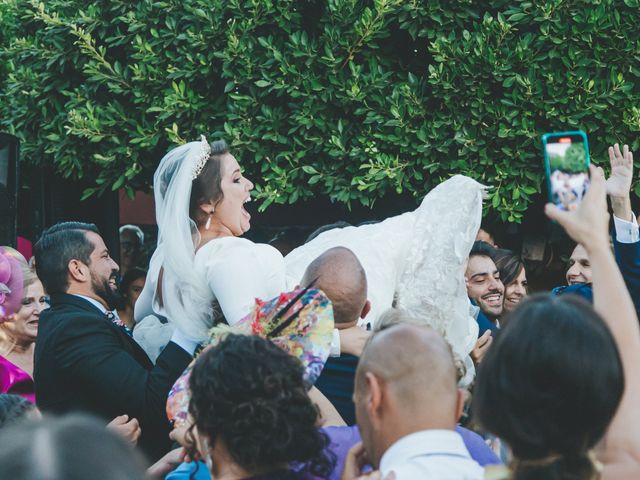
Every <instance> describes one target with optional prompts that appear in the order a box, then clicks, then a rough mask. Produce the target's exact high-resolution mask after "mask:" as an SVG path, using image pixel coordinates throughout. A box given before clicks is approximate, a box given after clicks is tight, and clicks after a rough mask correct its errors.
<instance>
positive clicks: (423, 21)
mask: <svg viewBox="0 0 640 480" xmlns="http://www.w3.org/2000/svg"><path fill="white" fill-rule="evenodd" d="M88 3H89V2H79V1H74V0H49V1H47V2H46V4H43V3H40V4H39V3H37V2H29V1H23V0H4V2H3V9H0V19H1V20H2V22H11V23H12V25H11V27H12V28H14V30H11V29H9V30H7V29H6V27H7V26H6V25H0V27H1V28H2V30H3V31H5V32H10V31H13V32H15V34H14V35H9V36H7V35H6V34H5V35H3V36H0V40H1V41H2V47H1V50H0V72H2V70H1V69H2V68H3V65H4V68H6V69H7V70H6V71H5V74H4V78H3V79H1V80H0V95H2V97H1V98H0V100H1V101H0V126H2V127H3V128H4V129H5V130H8V131H11V132H14V133H15V134H17V135H18V136H19V137H20V138H21V139H22V140H23V142H24V143H23V150H22V151H23V154H24V157H25V158H26V159H27V161H29V162H32V163H35V164H38V163H41V162H42V163H51V162H53V164H54V165H55V166H56V169H57V171H58V172H60V173H62V174H63V175H65V176H67V177H70V178H81V177H84V178H95V188H92V189H89V190H88V191H87V195H90V194H95V193H99V192H101V191H104V190H106V189H114V190H115V189H118V188H122V187H124V188H126V189H127V190H128V191H130V192H133V190H134V189H138V188H141V187H144V186H146V185H148V184H149V182H150V180H151V176H152V173H153V170H154V167H155V165H156V164H157V161H158V160H159V159H160V158H161V156H162V155H163V153H164V152H166V150H167V149H168V148H170V147H171V146H172V145H173V144H175V143H180V142H184V141H187V140H192V139H197V138H198V137H199V135H200V134H201V133H206V134H209V136H210V137H215V136H223V137H224V138H226V139H227V140H228V141H230V142H231V143H232V145H233V147H234V152H236V153H237V156H238V158H239V159H240V161H241V162H242V164H243V165H244V166H245V168H246V171H247V174H248V175H249V176H250V177H251V178H253V179H254V180H256V182H255V183H256V184H257V190H258V193H259V196H260V198H261V199H262V200H263V204H262V206H263V207H266V206H267V205H268V204H270V203H271V202H277V203H285V202H295V201H296V200H298V199H303V198H308V197H311V196H314V195H318V194H326V195H329V196H330V197H331V198H332V199H334V200H337V201H340V202H346V203H353V202H360V203H362V204H364V205H372V204H373V202H374V200H375V199H376V198H379V197H381V196H383V195H385V194H387V193H389V192H394V191H397V192H407V191H408V192H410V193H412V194H414V195H415V196H417V197H420V196H422V195H423V194H424V193H425V192H426V191H427V190H429V189H430V188H431V187H432V186H433V185H435V184H437V183H438V182H440V181H442V179H444V178H447V177H448V176H450V175H452V174H455V173H464V174H467V175H470V176H473V177H475V178H477V179H478V180H480V181H482V182H484V183H487V184H490V185H493V186H494V189H493V190H492V200H491V205H492V206H493V207H494V208H495V209H496V210H497V211H498V212H499V213H500V215H501V217H502V219H503V220H506V221H511V222H519V221H520V220H521V219H522V215H523V213H524V211H525V210H526V207H527V205H528V204H529V203H530V201H531V198H532V196H533V195H534V194H536V192H539V191H541V189H542V187H541V186H542V185H543V176H542V175H543V173H542V172H543V170H542V160H541V152H540V146H539V137H540V135H541V134H542V133H544V132H546V131H554V130H556V131H557V130H561V129H562V130H565V129H576V128H582V129H584V130H586V131H587V132H588V134H589V137H590V143H591V149H592V156H593V158H594V159H595V160H596V161H600V162H605V151H606V148H607V146H608V145H609V144H610V143H611V142H615V141H625V142H629V143H632V144H633V148H634V149H637V148H638V147H639V146H640V139H639V138H638V132H639V131H640V28H638V26H639V25H640V22H639V19H640V0H624V1H620V0H618V1H611V0H602V1H579V0H576V1H571V2H568V1H566V0H545V1H535V2H534V1H528V2H527V1H513V0H512V1H500V0H494V1H491V2H474V1H471V0H468V1H463V0H457V1H456V0H430V1H424V0H373V1H372V0H324V1H319V0H279V1H274V0H209V1H204V0H200V1H198V0H180V1H136V2H130V1H97V2H93V3H91V4H88ZM2 12H4V13H2ZM637 157H639V158H640V155H637ZM636 191H637V192H640V187H638V185H636Z"/></svg>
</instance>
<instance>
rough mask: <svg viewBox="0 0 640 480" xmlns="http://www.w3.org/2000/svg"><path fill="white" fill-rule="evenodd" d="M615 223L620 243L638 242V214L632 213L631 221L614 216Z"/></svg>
mask: <svg viewBox="0 0 640 480" xmlns="http://www.w3.org/2000/svg"><path fill="white" fill-rule="evenodd" d="M613 225H614V227H615V229H616V239H617V240H618V241H619V242H620V243H636V242H637V241H639V240H640V228H638V223H637V222H636V216H635V215H634V214H633V213H632V214H631V221H627V220H622V219H621V218H618V217H616V216H615V215H614V216H613Z"/></svg>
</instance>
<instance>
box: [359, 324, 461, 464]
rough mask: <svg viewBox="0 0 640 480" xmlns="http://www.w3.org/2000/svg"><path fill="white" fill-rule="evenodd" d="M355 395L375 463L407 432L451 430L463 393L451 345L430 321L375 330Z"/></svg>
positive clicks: (368, 448) (364, 358) (363, 436)
mask: <svg viewBox="0 0 640 480" xmlns="http://www.w3.org/2000/svg"><path fill="white" fill-rule="evenodd" d="M354 400H355V403H356V416H357V421H358V426H359V427H360V431H361V434H362V438H363V442H364V444H365V447H366V449H367V452H368V453H369V455H370V456H371V457H373V458H371V460H372V461H373V462H374V463H377V462H379V460H380V458H381V456H382V454H383V453H384V452H385V451H386V449H387V448H389V446H390V445H391V444H393V443H394V442H395V441H397V440H399V439H400V438H402V437H404V436H406V435H409V434H411V433H414V432H417V431H422V430H431V429H449V430H452V429H453V428H454V427H455V424H456V421H457V419H458V417H459V415H460V411H461V408H462V395H461V393H460V392H459V390H458V388H457V371H456V367H455V365H454V360H453V356H452V353H451V348H450V347H449V345H448V344H447V343H446V341H445V340H444V338H442V336H441V335H440V334H439V333H437V332H436V331H435V330H433V329H431V328H430V327H423V326H416V325H409V324H396V325H392V326H390V327H389V328H387V329H385V330H383V331H381V332H378V333H376V334H375V335H374V336H373V337H372V338H371V340H370V341H369V343H368V344H367V346H366V348H365V350H364V353H363V355H362V357H361V358H360V362H359V364H358V369H357V371H356V387H355V398H354Z"/></svg>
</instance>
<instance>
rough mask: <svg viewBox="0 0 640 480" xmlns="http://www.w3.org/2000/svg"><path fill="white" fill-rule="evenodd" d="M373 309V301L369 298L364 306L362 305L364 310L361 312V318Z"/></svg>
mask: <svg viewBox="0 0 640 480" xmlns="http://www.w3.org/2000/svg"><path fill="white" fill-rule="evenodd" d="M370 311H371V302H370V301H369V300H367V301H366V302H364V307H362V312H360V318H364V317H366V316H367V315H368V314H369V312H370Z"/></svg>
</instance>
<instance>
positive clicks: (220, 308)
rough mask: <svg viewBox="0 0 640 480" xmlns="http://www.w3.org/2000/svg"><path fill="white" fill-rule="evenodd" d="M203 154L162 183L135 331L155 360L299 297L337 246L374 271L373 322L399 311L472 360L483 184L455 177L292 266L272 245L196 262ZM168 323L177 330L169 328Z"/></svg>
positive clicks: (212, 251)
mask: <svg viewBox="0 0 640 480" xmlns="http://www.w3.org/2000/svg"><path fill="white" fill-rule="evenodd" d="M200 149H201V147H200V142H192V144H186V145H183V146H182V147H178V148H177V149H174V150H172V151H171V152H169V154H167V156H166V157H165V158H164V159H163V160H162V162H161V164H160V166H159V167H158V170H157V171H156V175H155V177H154V191H155V196H156V212H157V217H158V226H159V232H160V234H159V243H158V248H157V250H156V252H155V253H154V255H153V257H152V259H151V262H150V267H149V274H148V277H147V282H146V284H145V287H144V290H143V291H142V293H141V295H140V297H139V299H138V302H137V304H136V308H135V318H136V321H137V322H140V323H139V325H137V326H136V328H135V329H134V338H136V340H137V341H138V342H139V343H140V344H141V345H142V346H143V348H145V350H147V351H148V352H149V353H150V354H151V355H150V356H152V357H155V356H156V354H157V353H159V351H160V349H161V348H162V347H163V346H164V345H165V344H166V343H167V341H168V338H170V331H171V329H172V328H173V326H175V327H178V328H179V329H180V330H181V332H182V333H183V334H185V335H187V336H189V337H191V338H193V339H196V340H204V339H205V338H206V336H207V331H208V329H209V328H210V327H211V326H212V325H213V324H214V322H217V321H218V320H220V319H222V318H223V317H224V319H226V321H227V322H228V323H230V324H233V323H235V322H237V321H238V320H240V319H241V318H242V317H243V316H244V315H246V314H247V313H248V312H249V309H250V308H251V306H252V305H253V304H254V301H255V298H261V299H264V300H267V299H270V298H272V297H274V296H276V295H278V294H279V293H281V292H283V291H286V290H291V289H293V288H294V287H295V286H296V285H298V283H299V282H300V280H301V278H302V276H303V273H304V270H305V268H306V267H307V266H308V265H309V264H310V263H311V262H312V261H313V260H314V259H315V258H316V257H317V256H318V255H320V254H321V253H323V252H324V251H326V250H327V249H328V248H331V247H335V246H345V247H347V248H350V249H351V250H352V251H353V252H354V253H355V254H356V256H357V257H358V258H359V260H360V262H361V263H362V265H363V267H364V269H365V271H366V274H367V280H368V285H369V289H368V298H369V300H370V301H371V304H372V310H371V312H370V314H369V316H368V317H367V319H371V320H372V321H373V323H374V324H375V321H376V320H377V318H378V317H379V315H380V314H381V313H382V312H384V311H385V310H386V309H387V308H389V307H391V306H392V305H395V306H397V307H400V308H404V309H406V310H408V311H409V312H410V313H411V314H412V315H413V316H414V317H416V318H418V319H423V320H424V322H425V324H428V325H431V326H432V327H433V328H435V329H436V330H438V331H439V332H441V333H442V334H443V335H444V336H445V338H446V339H447V340H448V341H449V343H450V344H451V346H452V348H453V350H454V352H456V353H457V354H458V355H460V357H461V358H465V357H466V356H467V355H468V353H469V352H470V351H471V350H472V348H473V346H474V344H475V341H476V339H477V335H478V326H477V323H476V322H475V320H474V319H473V317H472V316H471V315H470V314H469V300H468V298H467V294H466V288H465V284H464V269H465V262H466V258H467V256H468V253H469V251H470V249H471V246H472V244H473V241H474V239H475V235H476V232H477V231H478V228H479V227H480V219H481V211H482V192H483V188H484V187H482V185H480V184H479V183H478V182H476V181H474V180H472V179H470V178H468V177H464V176H460V175H458V176H455V177H452V178H451V179H449V180H447V181H445V182H443V183H442V184H440V185H439V186H438V187H436V188H434V189H433V190H432V191H431V192H429V194H428V195H427V196H426V197H425V198H424V200H423V201H422V203H421V205H420V206H419V207H418V208H417V209H416V210H414V211H412V212H407V213H405V214H402V215H398V216H396V217H391V218H389V219H387V220H385V221H383V222H380V223H378V224H373V225H363V226H361V227H347V228H342V229H334V230H330V231H327V232H324V233H322V234H321V235H319V236H318V237H316V238H315V239H313V240H312V241H311V242H309V243H307V244H305V245H302V246H300V247H298V248H296V249H295V250H293V251H292V252H291V253H290V254H289V255H287V257H286V258H284V259H283V258H282V256H281V255H280V253H279V252H278V251H277V250H276V249H274V248H273V247H271V246H269V245H264V244H256V243H253V242H251V241H249V240H246V239H243V238H236V237H228V238H221V239H216V240H212V241H210V242H208V243H207V244H205V245H204V246H202V247H201V248H200V249H199V250H198V251H197V252H196V251H195V245H197V243H198V241H199V237H198V236H197V229H195V225H193V222H192V221H191V220H190V219H189V217H188V208H187V207H186V206H185V205H188V198H189V196H190V187H191V185H190V183H191V182H190V171H191V170H190V169H191V165H192V164H193V162H195V161H196V158H195V156H196V154H197V152H198V151H200ZM183 170H188V172H187V173H186V174H185V173H184V172H183ZM183 197H186V200H185V199H184V198H183ZM185 202H186V203H185ZM176 204H177V205H176ZM160 276H162V282H161V283H162V292H159V290H158V278H159V277H160ZM158 316H160V317H166V318H167V319H168V320H169V323H168V324H164V326H161V324H160V322H159V320H158V319H157V317H158ZM163 342H164V343H163Z"/></svg>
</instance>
